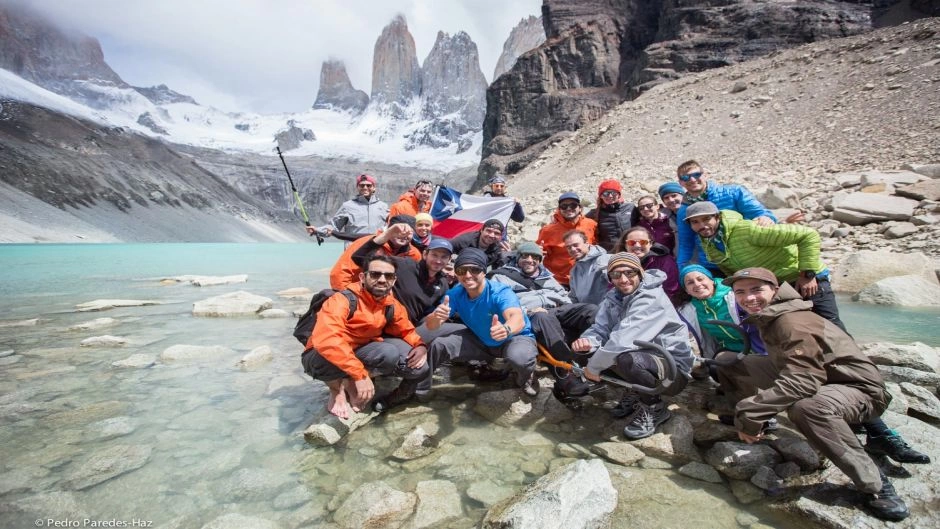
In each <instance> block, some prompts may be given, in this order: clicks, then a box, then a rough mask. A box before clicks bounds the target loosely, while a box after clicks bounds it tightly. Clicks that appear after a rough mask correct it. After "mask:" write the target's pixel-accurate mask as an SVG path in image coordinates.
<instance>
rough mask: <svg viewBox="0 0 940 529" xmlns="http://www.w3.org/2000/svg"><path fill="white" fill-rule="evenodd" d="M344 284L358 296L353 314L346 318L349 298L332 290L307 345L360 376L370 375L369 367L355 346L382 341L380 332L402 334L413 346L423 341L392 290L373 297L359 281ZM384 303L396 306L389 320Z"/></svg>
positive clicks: (354, 374) (356, 378) (389, 334)
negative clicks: (363, 361) (380, 296)
mask: <svg viewBox="0 0 940 529" xmlns="http://www.w3.org/2000/svg"><path fill="white" fill-rule="evenodd" d="M346 288H347V289H349V290H351V291H352V292H353V293H354V294H356V297H357V298H359V303H358V306H357V307H356V312H355V314H353V317H352V318H351V319H348V320H347V317H348V316H349V300H348V299H346V296H344V295H343V294H342V293H339V292H337V293H336V294H333V296H331V297H330V299H328V300H326V302H324V303H323V307H322V308H320V312H318V313H317V324H316V325H315V326H314V327H313V333H312V334H311V335H310V338H309V339H307V349H310V348H311V347H312V348H314V349H316V351H317V353H319V354H320V355H321V356H322V357H323V358H325V359H326V360H327V361H329V362H330V363H331V364H333V365H335V366H336V367H338V368H340V369H342V370H343V372H344V373H346V374H347V375H349V376H350V378H352V379H353V380H362V379H364V378H366V377H368V376H369V371H368V370H367V369H366V368H365V366H364V365H362V362H361V361H360V360H359V359H358V358H356V349H358V348H359V347H362V346H363V345H366V344H367V343H369V342H381V341H382V336H383V335H385V336H390V337H394V338H401V339H402V340H404V341H405V342H407V343H408V344H409V345H411V346H412V347H417V346H419V345H422V344H423V343H424V342H422V341H421V337H420V336H418V333H417V332H415V327H414V325H412V324H411V321H410V320H409V319H408V311H407V310H405V307H403V306H402V304H401V303H399V302H398V300H396V299H395V297H394V296H392V295H391V293H389V295H387V296H385V297H384V298H382V299H375V298H374V297H372V294H369V293H368V292H366V291H365V290H363V289H362V285H360V284H358V283H356V284H353V285H349V286H348V287H346ZM386 305H392V306H394V307H395V317H394V319H392V321H391V323H388V322H386V321H385V306H386Z"/></svg>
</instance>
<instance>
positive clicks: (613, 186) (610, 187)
mask: <svg viewBox="0 0 940 529" xmlns="http://www.w3.org/2000/svg"><path fill="white" fill-rule="evenodd" d="M604 191H616V192H618V193H623V188H621V187H620V181H619V180H614V179H610V180H604V181H603V182H601V185H599V186H598V187H597V194H598V195H600V194H602V193H603V192H604Z"/></svg>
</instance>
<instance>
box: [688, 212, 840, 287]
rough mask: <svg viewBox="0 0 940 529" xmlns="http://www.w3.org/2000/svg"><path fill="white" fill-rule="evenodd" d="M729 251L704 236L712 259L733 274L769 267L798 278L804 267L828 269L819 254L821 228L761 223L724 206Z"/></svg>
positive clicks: (786, 276)
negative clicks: (763, 224)
mask: <svg viewBox="0 0 940 529" xmlns="http://www.w3.org/2000/svg"><path fill="white" fill-rule="evenodd" d="M721 226H722V228H721V229H722V233H723V237H722V238H723V241H724V245H725V251H724V252H722V251H721V250H719V249H718V247H716V246H715V243H714V241H712V240H709V239H701V242H702V248H704V249H705V255H707V256H708V260H709V261H711V262H712V263H715V264H716V265H718V267H719V268H721V271H722V272H724V273H726V274H728V275H731V274H733V273H735V272H737V271H738V270H741V269H743V268H750V267H753V266H759V267H761V268H766V269H768V270H770V271H772V272H773V273H774V275H776V276H777V279H778V280H780V281H795V280H796V279H797V277H799V275H800V271H801V270H812V271H814V272H816V273H817V274H819V273H820V272H822V271H823V270H825V269H826V265H825V264H823V262H822V260H820V258H819V244H820V238H819V232H817V231H816V230H814V229H813V228H809V227H807V226H801V225H799V224H774V225H772V226H766V227H762V226H758V225H757V224H756V223H754V221H752V220H744V217H742V216H741V214H740V213H738V212H737V211H731V210H722V211H721Z"/></svg>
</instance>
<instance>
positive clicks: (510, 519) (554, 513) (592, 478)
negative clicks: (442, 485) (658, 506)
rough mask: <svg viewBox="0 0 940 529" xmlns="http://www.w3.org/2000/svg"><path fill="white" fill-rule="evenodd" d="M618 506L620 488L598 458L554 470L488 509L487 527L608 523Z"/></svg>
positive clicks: (550, 528) (571, 527)
mask: <svg viewBox="0 0 940 529" xmlns="http://www.w3.org/2000/svg"><path fill="white" fill-rule="evenodd" d="M616 507H617V490H616V489H614V487H613V484H612V483H611V481H610V474H609V473H608V472H607V468H606V467H605V466H604V464H603V463H602V462H601V461H600V460H599V459H591V460H588V461H585V460H579V461H576V462H574V463H571V464H569V465H565V466H564V467H561V468H558V469H556V470H553V471H552V472H550V473H548V474H546V475H545V476H542V477H541V478H539V479H538V480H537V481H536V482H535V483H533V484H532V485H530V486H528V487H526V489H525V490H523V491H522V492H520V493H519V494H516V495H515V496H513V497H511V498H507V499H506V500H503V501H501V502H500V503H498V504H496V505H494V506H493V507H491V508H490V510H489V511H487V513H486V516H485V517H484V518H483V523H482V526H481V527H483V528H484V529H497V528H499V529H504V528H514V529H524V528H533V529H534V528H544V529H555V528H558V529H578V528H587V527H600V526H602V525H603V524H606V523H607V521H608V519H609V516H610V513H612V512H613V511H614V509H615V508H616Z"/></svg>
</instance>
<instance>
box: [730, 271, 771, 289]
mask: <svg viewBox="0 0 940 529" xmlns="http://www.w3.org/2000/svg"><path fill="white" fill-rule="evenodd" d="M741 279H759V280H761V281H763V282H765V283H770V284H771V285H773V286H775V287H777V286H780V284H779V283H777V276H775V275H774V273H773V272H771V271H770V270H767V269H766V268H743V269H741V270H738V271H737V272H735V273H734V274H733V275H731V276H730V277H726V278H725V279H724V280H723V281H722V282H721V283H722V284H723V285H725V286H729V287H730V286H733V285H734V282H735V281H739V280H741Z"/></svg>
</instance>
